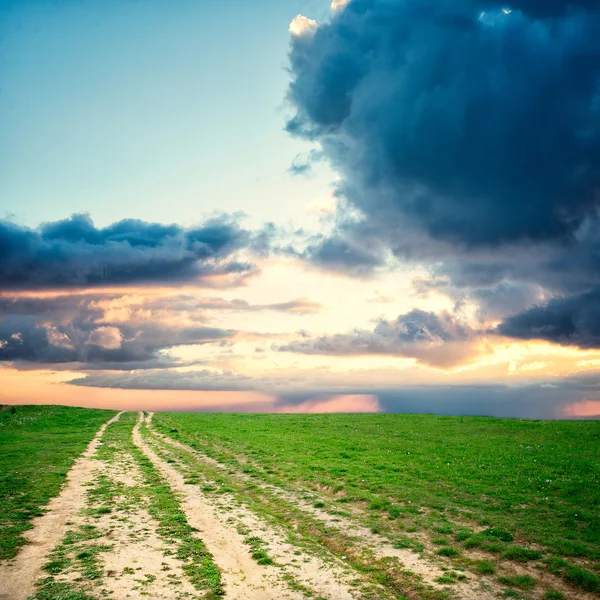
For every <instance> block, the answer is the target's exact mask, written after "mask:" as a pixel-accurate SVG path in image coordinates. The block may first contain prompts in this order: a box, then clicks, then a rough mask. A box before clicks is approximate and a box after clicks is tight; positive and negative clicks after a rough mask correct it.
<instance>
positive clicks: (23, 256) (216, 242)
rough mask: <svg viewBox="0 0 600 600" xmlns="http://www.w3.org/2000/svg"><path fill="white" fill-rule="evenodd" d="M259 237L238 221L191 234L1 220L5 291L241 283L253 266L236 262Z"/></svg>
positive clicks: (78, 220)
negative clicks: (233, 279)
mask: <svg viewBox="0 0 600 600" xmlns="http://www.w3.org/2000/svg"><path fill="white" fill-rule="evenodd" d="M258 242H260V243H263V242H264V240H257V239H254V238H253V236H252V234H251V233H250V232H249V231H247V230H245V229H242V228H241V227H240V226H239V225H238V224H237V223H236V221H235V220H234V219H232V218H228V217H219V218H215V219H211V220H209V221H207V222H206V223H204V224H203V225H202V226H201V227H196V228H190V229H184V228H183V227H180V226H178V225H160V224H157V223H147V222H144V221H139V220H135V219H126V220H123V221H119V222H118V223H114V224H112V225H109V226H108V227H104V228H97V227H96V226H95V225H94V224H93V222H92V220H91V219H90V218H89V216H87V215H73V216H72V217H71V218H69V219H65V220H62V221H56V222H52V223H45V224H44V225H42V226H41V227H39V228H38V229H35V230H34V229H28V228H26V227H20V226H18V225H15V224H14V223H11V222H7V221H3V222H0V289H43V288H49V287H50V288H51V287H77V286H102V285H117V284H119V285H133V284H142V283H165V282H171V281H175V282H177V281H183V280H191V279H198V280H202V279H203V278H204V279H208V278H210V277H211V276H214V275H222V274H234V275H238V276H239V277H242V276H244V275H247V274H249V273H251V272H252V270H253V269H254V267H253V265H251V264H248V263H246V262H240V261H238V260H236V259H235V254H236V252H237V251H239V250H241V249H244V248H248V247H251V246H252V245H253V244H254V243H258Z"/></svg>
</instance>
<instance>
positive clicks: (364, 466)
mask: <svg viewBox="0 0 600 600" xmlns="http://www.w3.org/2000/svg"><path fill="white" fill-rule="evenodd" d="M153 423H154V427H155V428H156V429H157V430H158V431H159V432H161V433H163V434H166V435H168V436H170V437H172V438H174V439H176V440H179V441H181V442H183V443H185V444H188V445H189V446H191V447H193V448H195V449H196V450H198V451H200V452H202V453H203V454H205V455H208V456H210V457H212V458H214V459H216V460H217V461H219V462H221V463H223V464H225V465H228V467H229V468H230V469H232V472H235V471H236V470H239V472H243V473H245V474H248V475H250V476H252V477H254V478H256V480H257V481H260V482H263V483H267V484H273V485H276V486H280V487H282V488H284V489H295V490H309V491H311V492H314V493H315V494H317V495H318V497H319V501H318V504H319V505H322V506H323V508H325V509H327V510H329V511H330V512H331V513H332V514H337V513H339V514H345V513H346V514H350V512H352V511H354V513H356V512H357V511H358V513H359V514H361V515H363V519H364V521H365V522H366V523H368V524H369V525H370V526H371V527H372V529H373V531H377V532H380V533H383V534H385V535H387V536H389V537H390V539H392V540H396V543H397V544H399V545H402V544H406V545H407V546H410V545H411V544H412V545H413V546H414V545H415V544H418V542H416V541H415V539H416V537H418V536H426V537H427V539H428V540H429V541H430V542H431V543H432V544H434V545H435V544H437V545H438V546H439V550H438V554H439V555H440V556H446V557H450V558H452V557H454V558H456V559H459V558H460V557H462V556H464V555H467V554H468V553H469V551H473V550H474V549H476V550H477V552H479V553H486V554H487V555H489V557H490V560H491V561H492V563H495V564H498V563H499V562H500V563H504V562H508V563H512V564H525V563H529V562H531V563H535V564H536V565H537V566H539V567H540V568H543V569H544V570H546V571H547V572H550V573H553V574H555V575H558V576H560V577H561V578H562V579H563V580H564V581H565V582H567V583H569V584H570V585H573V586H574V587H575V588H578V589H582V590H585V591H587V592H592V593H599V592H600V577H599V576H600V423H599V422H595V421H522V420H509V419H505V420H502V419H492V418H469V417H436V416H430V415H298V416H297V415H287V416H284V415H246V414H235V415H232V414H186V413H181V414H173V413H171V414H166V413H165V414H157V415H155V417H154V421H153ZM348 511H350V512H348ZM415 536H416V537H415ZM467 562H468V561H467ZM478 568H479V567H478ZM480 568H481V569H486V568H488V567H486V566H485V564H484V565H483V566H482V567H480ZM489 568H492V569H493V568H494V566H493V564H492V566H491V567H489ZM515 581H518V580H515ZM515 593H517V592H515Z"/></svg>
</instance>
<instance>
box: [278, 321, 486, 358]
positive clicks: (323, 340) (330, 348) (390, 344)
mask: <svg viewBox="0 0 600 600" xmlns="http://www.w3.org/2000/svg"><path fill="white" fill-rule="evenodd" d="M476 337H477V336H476V333H475V332H474V331H472V330H471V329H470V328H469V327H468V326H467V325H463V324H461V323H460V322H458V321H457V320H456V319H454V318H453V317H452V316H451V315H449V314H447V313H442V314H441V315H436V314H434V313H431V312H425V311H422V310H413V311H411V312H409V313H406V314H404V315H400V316H399V317H398V318H397V319H396V320H395V321H385V320H381V321H379V323H378V324H377V325H376V326H375V328H374V329H373V330H372V331H370V330H365V329H356V330H354V331H352V332H350V333H342V334H335V335H325V336H320V337H317V338H306V337H304V338H303V339H300V340H297V341H294V342H291V343H289V344H286V345H284V346H280V347H279V348H278V349H279V350H280V351H282V352H299V353H302V354H323V355H330V356H352V355H357V356H360V355H370V354H375V355H377V354H379V355H387V356H402V357H407V358H415V359H417V360H418V361H419V362H422V363H425V364H428V365H432V366H438V367H448V366H452V365H456V364H459V363H461V362H464V361H465V360H466V359H467V358H468V357H472V356H473V354H474V353H475V350H474V343H475V342H476Z"/></svg>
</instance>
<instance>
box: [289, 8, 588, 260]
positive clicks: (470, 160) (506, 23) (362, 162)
mask: <svg viewBox="0 0 600 600" xmlns="http://www.w3.org/2000/svg"><path fill="white" fill-rule="evenodd" d="M508 5H509V8H510V9H512V10H508V9H507V10H503V8H506V3H500V2H497V1H495V0H404V1H402V2H399V1H397V0H352V2H350V3H349V4H348V5H347V6H346V7H345V9H344V10H341V11H337V12H336V13H335V14H334V15H333V16H332V18H331V20H330V21H329V22H325V23H323V24H321V25H320V26H319V27H318V28H317V29H316V30H315V31H314V32H313V33H311V34H309V35H303V36H295V37H292V44H291V50H290V63H291V64H290V72H291V77H292V80H291V83H290V87H289V93H288V98H289V101H290V103H291V104H292V106H293V107H294V109H295V114H294V116H293V117H292V118H291V119H290V120H289V122H288V123H287V130H288V131H289V132H290V133H292V134H294V135H298V136H301V137H304V138H307V139H309V140H313V141H316V142H318V143H319V144H320V146H321V147H322V150H323V153H324V155H325V156H326V157H327V158H328V159H329V160H330V162H331V163H332V165H333V166H334V168H335V169H337V170H338V172H339V173H340V174H341V176H342V184H341V189H342V191H343V192H344V193H345V195H346V197H347V198H348V199H349V200H350V201H351V202H352V203H353V204H354V206H356V207H357V208H359V209H360V210H361V211H362V212H363V213H364V214H365V215H366V217H367V219H369V220H370V221H371V222H372V223H373V224H375V225H376V227H377V229H378V230H379V235H380V236H381V238H383V239H387V240H388V241H389V242H390V244H393V242H394V241H395V239H396V238H397V236H398V231H399V230H400V231H401V230H402V229H404V230H406V229H408V228H411V229H416V230H419V231H422V232H423V234H424V235H426V236H428V237H429V238H431V239H434V240H438V241H439V240H441V241H446V242H448V241H449V242H452V243H456V244H459V245H462V246H463V247H466V248H480V247H483V246H492V247H493V246H498V245H501V244H504V243H509V242H515V241H524V240H526V241H535V242H539V241H544V240H546V241H547V240H568V239H570V238H571V236H572V234H573V233H574V232H575V230H576V229H577V228H578V227H579V226H580V225H581V224H582V223H583V222H584V220H585V219H586V217H588V216H589V215H591V214H593V213H594V211H595V210H596V209H597V208H598V204H599V203H600V194H599V193H598V191H599V185H600V180H599V177H598V173H599V172H600V7H599V5H598V3H597V2H592V1H589V2H586V1H583V0H578V1H562V2H559V1H557V0H552V1H543V2H542V1H537V0H515V1H514V2H512V3H508Z"/></svg>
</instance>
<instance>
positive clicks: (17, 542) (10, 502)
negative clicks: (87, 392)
mask: <svg viewBox="0 0 600 600" xmlns="http://www.w3.org/2000/svg"><path fill="white" fill-rule="evenodd" d="M115 414H116V413H115V411H107V410H89V409H84V408H70V407H64V406H17V407H14V410H13V409H12V408H9V407H4V409H3V410H2V411H0V560H2V559H9V558H13V557H14V556H16V554H17V552H18V550H19V548H20V547H21V546H22V545H23V544H25V542H26V541H25V538H23V536H22V534H23V532H25V531H27V530H28V529H30V528H31V522H30V521H31V519H32V518H33V517H34V516H37V515H40V514H42V513H43V507H44V506H45V505H46V504H47V503H48V501H49V500H50V499H51V498H53V497H54V496H56V495H57V494H58V493H59V491H60V488H61V486H62V484H63V483H64V482H65V477H66V475H67V473H68V471H69V469H70V468H71V466H72V465H73V462H74V461H75V459H76V458H77V457H78V456H79V455H80V454H81V453H82V452H83V451H84V450H85V447H86V445H87V444H88V443H89V442H90V440H91V439H92V438H93V437H94V434H95V433H96V431H98V429H99V428H100V426H101V425H102V424H103V423H105V422H106V421H108V419H110V418H111V417H112V416H114V415H115Z"/></svg>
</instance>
